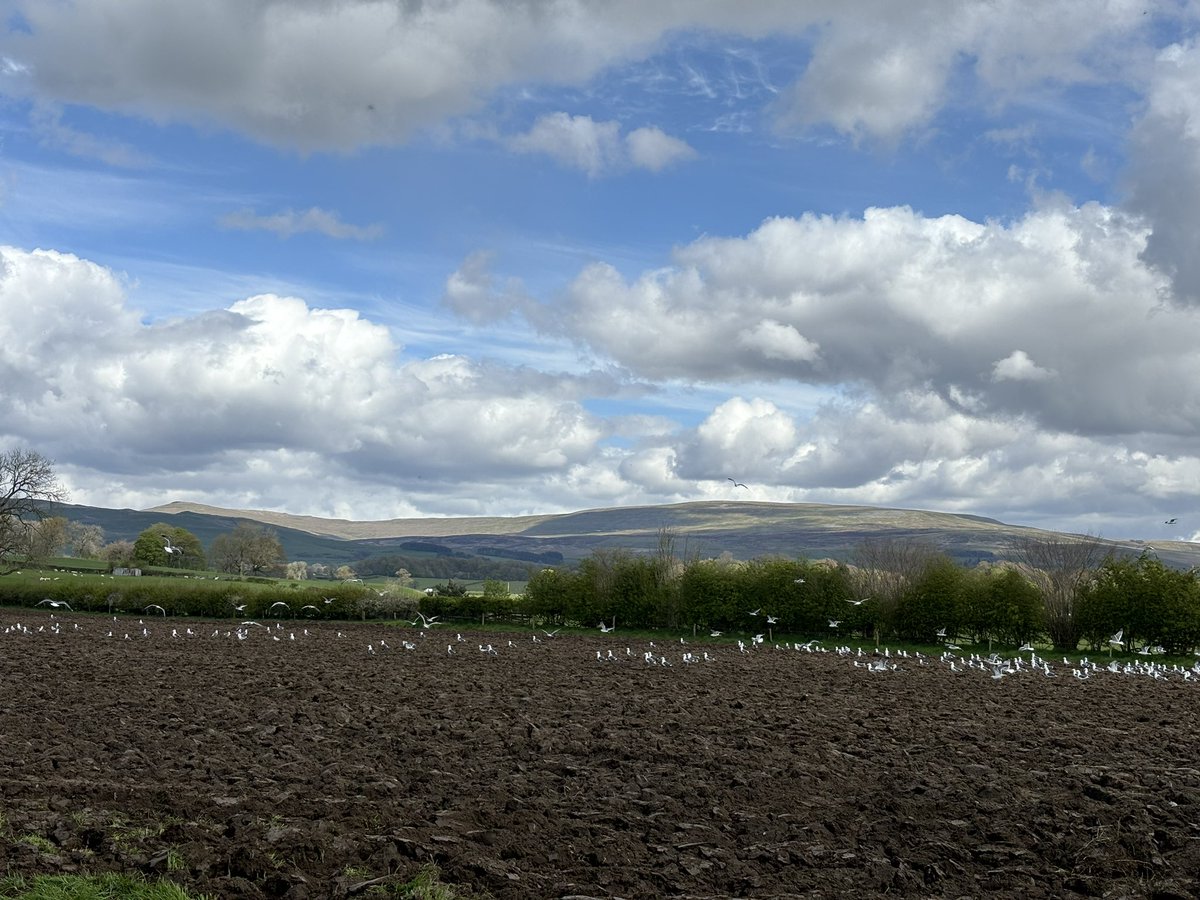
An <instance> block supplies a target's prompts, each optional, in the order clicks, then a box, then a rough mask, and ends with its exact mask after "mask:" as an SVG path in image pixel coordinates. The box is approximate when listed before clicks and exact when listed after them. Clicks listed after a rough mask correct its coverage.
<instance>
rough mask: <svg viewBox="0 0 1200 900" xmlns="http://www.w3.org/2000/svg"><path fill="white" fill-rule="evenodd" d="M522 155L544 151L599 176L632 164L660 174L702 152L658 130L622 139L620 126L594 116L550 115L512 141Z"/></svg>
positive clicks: (510, 142)
mask: <svg viewBox="0 0 1200 900" xmlns="http://www.w3.org/2000/svg"><path fill="white" fill-rule="evenodd" d="M507 144H508V146H509V148H511V149H512V150H515V151H517V152H518V153H542V154H545V155H546V156H549V157H550V158H551V159H554V160H555V161H557V162H558V163H560V164H561V165H564V166H567V167H568V168H572V169H579V170H581V171H583V172H586V173H587V174H588V176H589V177H592V178H595V177H597V176H599V175H603V174H607V173H609V172H612V171H614V170H621V169H625V168H628V167H629V166H635V167H637V168H642V169H649V170H650V171H652V172H658V171H661V170H662V169H664V168H666V167H667V166H669V165H672V164H674V163H677V162H681V161H683V160H688V159H692V158H694V157H695V155H696V152H695V151H694V150H693V149H692V148H691V147H689V146H688V145H687V144H686V143H684V142H683V141H681V140H679V139H678V138H673V137H671V136H670V135H667V134H665V133H664V132H662V131H660V130H659V129H657V128H638V129H636V130H634V131H631V132H629V133H628V134H626V135H624V136H622V135H621V125H620V123H619V122H597V121H595V120H594V119H592V118H591V117H590V116H572V115H569V114H567V113H565V112H556V113H549V114H548V115H544V116H542V117H540V118H539V119H538V120H537V121H536V122H534V123H533V125H532V127H531V128H530V129H529V131H527V132H525V133H524V134H518V135H513V136H512V137H510V138H508V140H507Z"/></svg>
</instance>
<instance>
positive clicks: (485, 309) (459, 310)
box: [442, 251, 533, 325]
mask: <svg viewBox="0 0 1200 900" xmlns="http://www.w3.org/2000/svg"><path fill="white" fill-rule="evenodd" d="M492 259H493V254H491V253H489V252H487V251H478V252H476V253H472V254H471V255H470V256H468V257H467V258H466V259H465V260H463V264H462V265H461V266H459V268H458V269H457V270H456V271H455V272H453V273H451V275H450V277H449V278H447V279H446V287H445V290H444V291H443V293H442V305H443V306H445V307H446V308H447V309H449V310H450V311H451V312H453V313H455V315H458V316H461V317H462V318H464V319H467V320H468V321H470V322H473V323H474V324H476V325H486V324H488V323H491V322H497V321H499V320H501V319H504V318H506V317H508V316H509V315H511V314H512V313H513V312H514V311H516V310H518V309H529V308H531V307H532V305H533V301H532V299H531V298H530V297H529V296H528V295H527V294H526V292H525V288H524V286H523V285H522V284H521V281H520V279H517V278H509V279H506V280H504V281H502V282H501V281H498V280H497V278H496V277H495V276H494V275H493V274H492V272H491V268H490V266H491V263H492Z"/></svg>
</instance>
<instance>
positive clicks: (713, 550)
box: [63, 501, 1200, 568]
mask: <svg viewBox="0 0 1200 900" xmlns="http://www.w3.org/2000/svg"><path fill="white" fill-rule="evenodd" d="M69 509H72V507H63V510H64V514H67V513H66V511H67V510H69ZM74 509H79V510H85V509H88V508H86V507H77V508H74ZM90 514H91V515H93V516H95V517H96V519H97V524H100V525H101V526H102V527H104V528H105V531H106V533H108V534H109V535H110V538H111V537H114V536H116V535H117V534H118V533H120V532H121V531H122V530H123V531H124V534H123V535H122V536H131V535H136V534H137V533H138V532H139V531H141V530H142V529H143V528H145V527H146V526H147V525H149V524H152V523H153V522H157V521H163V520H167V521H171V522H177V523H178V524H179V525H181V526H182V527H184V528H187V529H188V530H189V531H192V532H194V533H195V534H196V535H197V536H198V537H200V539H201V540H202V541H204V543H205V544H208V543H210V542H211V539H212V537H215V536H216V534H219V533H220V532H221V531H224V530H227V529H230V528H232V527H234V525H236V524H237V522H238V521H243V520H250V521H255V522H261V523H263V524H267V525H270V526H271V527H273V528H275V529H276V530H277V531H278V532H279V535H280V539H281V541H282V542H283V545H284V548H285V550H286V551H287V553H288V556H289V558H292V559H304V560H307V561H308V562H326V563H337V564H341V563H342V562H352V561H353V560H355V559H363V558H365V557H367V556H375V555H382V554H386V553H394V552H400V547H401V545H402V544H404V543H405V542H406V541H412V540H413V539H429V538H436V544H437V545H439V546H441V547H444V548H446V550H448V551H453V552H461V553H465V554H474V555H481V556H491V557H506V558H509V559H525V560H536V559H549V558H554V557H555V555H557V554H561V556H562V558H563V559H564V560H566V561H568V562H569V561H572V560H578V559H582V558H584V557H586V556H588V555H590V554H591V553H592V552H593V551H595V550H597V549H601V548H626V549H629V550H631V551H635V552H649V551H653V550H654V548H655V547H656V546H657V544H658V540H659V533H660V531H661V530H663V529H668V530H669V531H670V532H671V533H672V535H673V537H674V541H675V552H676V553H677V554H678V555H680V556H682V557H685V558H687V557H693V556H696V557H701V558H705V557H715V556H719V555H721V554H722V553H726V552H727V553H730V554H732V555H733V556H734V557H735V558H738V559H751V558H754V557H757V556H767V555H776V556H786V557H805V558H808V559H818V558H836V559H849V558H851V557H852V556H853V554H854V551H855V548H856V547H857V546H858V545H859V544H860V543H861V542H862V541H863V540H865V539H868V538H877V539H878V538H898V539H899V538H918V539H921V540H924V541H927V542H929V543H930V544H932V545H934V546H936V547H938V548H940V549H942V550H943V551H945V552H946V553H947V554H949V555H950V556H951V557H953V558H954V559H956V560H958V561H960V562H962V563H964V564H974V563H976V562H979V561H980V560H986V559H992V558H995V557H997V556H1003V555H1004V554H1005V553H1006V552H1007V551H1008V548H1009V547H1010V546H1011V544H1012V542H1013V540H1014V539H1015V538H1017V537H1020V536H1029V535H1034V536H1043V537H1057V538H1063V539H1072V538H1078V537H1079V536H1078V535H1063V534H1059V533H1057V532H1047V531H1041V530H1039V529H1034V528H1027V527H1024V526H1019V525H1007V524H1005V523H1002V522H999V521H996V520H995V519H988V518H984V517H981V516H971V515H959V514H954V513H939V512H928V511H922V510H912V509H891V508H882V507H872V506H849V505H834V504H823V503H757V502H734V501H701V502H693V503H677V504H669V505H662V506H628V507H612V508H605V509H590V510H581V511H579V512H573V513H562V514H555V515H537V516H514V517H507V518H506V517H463V518H422V519H388V520H383V521H362V522H356V521H350V520H346V519H324V518H319V517H315V516H293V515H289V514H287V513H280V512H271V511H263V510H232V509H220V508H217V507H211V506H203V505H200V504H192V503H182V502H175V503H170V504H167V505H165V506H160V507H156V508H155V509H152V510H146V511H132V510H91V511H90ZM68 517H70V518H76V516H72V515H69V514H68ZM101 520H103V521H101ZM106 522H108V523H109V524H106ZM142 523H144V524H142ZM1111 543H1112V544H1113V546H1114V548H1116V549H1118V550H1119V551H1120V552H1123V553H1129V554H1134V555H1136V554H1138V553H1140V552H1142V550H1144V549H1145V548H1146V545H1145V544H1144V543H1143V542H1140V541H1112V542H1111ZM1154 549H1155V551H1156V552H1157V554H1158V556H1159V557H1160V558H1161V559H1162V560H1163V561H1164V562H1166V563H1168V564H1170V565H1173V566H1179V567H1182V568H1187V567H1190V566H1193V565H1200V545H1198V544H1191V543H1187V542H1182V541H1176V542H1170V541H1164V542H1155V544H1154Z"/></svg>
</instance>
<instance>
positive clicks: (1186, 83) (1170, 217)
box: [1127, 42, 1200, 303]
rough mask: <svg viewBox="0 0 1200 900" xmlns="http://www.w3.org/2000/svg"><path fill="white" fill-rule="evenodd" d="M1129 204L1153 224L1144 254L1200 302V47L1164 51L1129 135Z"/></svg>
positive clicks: (1178, 292)
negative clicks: (1199, 211)
mask: <svg viewBox="0 0 1200 900" xmlns="http://www.w3.org/2000/svg"><path fill="white" fill-rule="evenodd" d="M1127 175H1128V184H1129V191H1130V197H1129V206H1130V208H1131V209H1133V210H1135V211H1137V212H1139V213H1141V214H1142V215H1144V216H1145V217H1146V219H1147V221H1148V222H1149V223H1150V226H1151V231H1150V234H1149V236H1148V238H1147V241H1146V249H1145V253H1144V258H1145V259H1146V261H1147V262H1149V263H1151V264H1152V265H1154V266H1156V267H1158V268H1159V269H1160V270H1161V271H1163V272H1165V273H1166V274H1167V275H1168V276H1169V277H1170V279H1171V284H1172V287H1173V289H1174V296H1175V298H1176V299H1178V300H1180V301H1183V302H1188V303H1200V257H1198V255H1197V253H1196V247H1197V246H1200V217H1197V215H1196V210H1197V209H1198V208H1200V47H1198V46H1197V44H1196V43H1195V42H1190V43H1188V44H1177V45H1173V46H1171V47H1168V48H1167V49H1165V50H1164V51H1162V53H1161V54H1160V55H1159V57H1158V60H1157V63H1156V65H1155V67H1154V76H1153V81H1152V86H1151V90H1150V92H1149V96H1148V100H1147V108H1146V112H1145V114H1144V115H1143V116H1142V117H1141V118H1140V119H1139V120H1138V121H1137V122H1136V123H1135V125H1134V128H1133V131H1132V134H1131V136H1130V164H1129V172H1128V173H1127Z"/></svg>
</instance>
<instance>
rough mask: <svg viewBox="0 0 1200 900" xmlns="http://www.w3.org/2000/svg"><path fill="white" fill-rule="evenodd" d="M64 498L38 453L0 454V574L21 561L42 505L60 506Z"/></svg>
mask: <svg viewBox="0 0 1200 900" xmlns="http://www.w3.org/2000/svg"><path fill="white" fill-rule="evenodd" d="M66 497H67V492H66V489H65V488H63V486H62V485H61V484H59V482H58V478H57V476H56V475H55V474H54V464H53V463H52V462H51V461H50V460H48V459H46V457H44V456H42V455H41V454H40V453H36V452H34V451H32V450H9V451H7V452H5V453H2V454H0V575H7V574H9V573H10V572H15V571H16V570H17V567H18V566H19V565H20V563H21V562H23V561H24V559H25V557H26V554H27V553H28V552H29V544H28V540H29V534H30V526H31V525H33V524H34V523H37V522H40V521H41V520H42V519H44V518H46V516H47V514H48V510H47V507H46V504H47V503H51V502H57V503H61V502H62V501H64V500H65V499H66Z"/></svg>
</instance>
